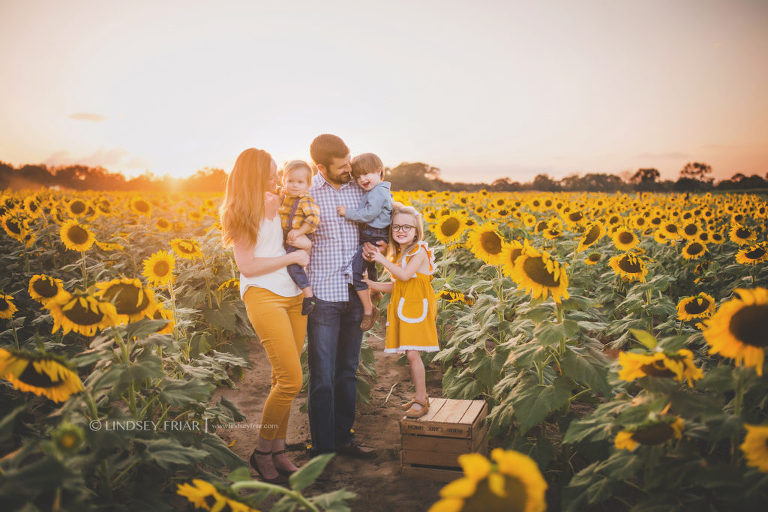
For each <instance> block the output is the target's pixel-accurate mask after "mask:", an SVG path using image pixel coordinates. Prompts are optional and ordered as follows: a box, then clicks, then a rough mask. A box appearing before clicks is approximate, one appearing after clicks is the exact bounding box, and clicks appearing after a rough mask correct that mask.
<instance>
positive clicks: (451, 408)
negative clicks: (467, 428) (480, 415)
mask: <svg viewBox="0 0 768 512" xmlns="http://www.w3.org/2000/svg"><path fill="white" fill-rule="evenodd" d="M470 405H472V401H471V400H451V401H450V402H448V403H447V404H445V405H443V407H442V408H440V411H438V413H437V414H435V415H434V416H433V417H432V418H430V419H429V420H428V421H431V422H435V423H458V422H459V420H460V419H461V417H462V416H464V413H465V412H467V409H469V406H470Z"/></svg>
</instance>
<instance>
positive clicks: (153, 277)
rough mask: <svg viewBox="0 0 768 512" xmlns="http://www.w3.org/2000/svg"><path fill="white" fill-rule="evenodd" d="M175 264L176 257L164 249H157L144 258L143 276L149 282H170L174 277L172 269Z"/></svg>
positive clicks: (158, 283)
mask: <svg viewBox="0 0 768 512" xmlns="http://www.w3.org/2000/svg"><path fill="white" fill-rule="evenodd" d="M175 266H176V258H174V257H173V254H171V253H169V252H166V251H157V252H156V253H155V254H153V255H152V256H150V257H149V258H147V259H145V260H144V272H143V274H144V277H146V278H147V281H149V284H151V285H153V286H160V285H164V284H169V283H172V282H173V281H174V279H175V277H174V275H173V269H174V267H175Z"/></svg>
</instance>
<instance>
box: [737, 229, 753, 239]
mask: <svg viewBox="0 0 768 512" xmlns="http://www.w3.org/2000/svg"><path fill="white" fill-rule="evenodd" d="M751 235H752V232H751V231H750V230H748V229H747V228H739V229H737V230H736V236H737V237H739V238H749V237H750V236H751Z"/></svg>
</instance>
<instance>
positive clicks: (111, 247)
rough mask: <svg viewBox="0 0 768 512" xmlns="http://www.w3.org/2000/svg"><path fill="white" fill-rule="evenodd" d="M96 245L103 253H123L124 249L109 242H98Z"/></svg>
mask: <svg viewBox="0 0 768 512" xmlns="http://www.w3.org/2000/svg"><path fill="white" fill-rule="evenodd" d="M96 245H97V246H98V247H99V249H101V250H102V251H106V252H112V251H122V250H123V249H124V247H123V246H122V245H120V244H117V243H109V242H99V241H98V240H96Z"/></svg>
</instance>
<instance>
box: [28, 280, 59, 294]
mask: <svg viewBox="0 0 768 512" xmlns="http://www.w3.org/2000/svg"><path fill="white" fill-rule="evenodd" d="M32 289H33V290H35V292H36V293H37V294H38V295H40V296H41V297H45V298H46V299H50V298H51V297H55V296H56V294H57V293H59V288H58V287H57V286H56V284H55V283H54V281H53V279H46V278H43V279H38V280H37V281H35V282H34V284H33V285H32Z"/></svg>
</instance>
